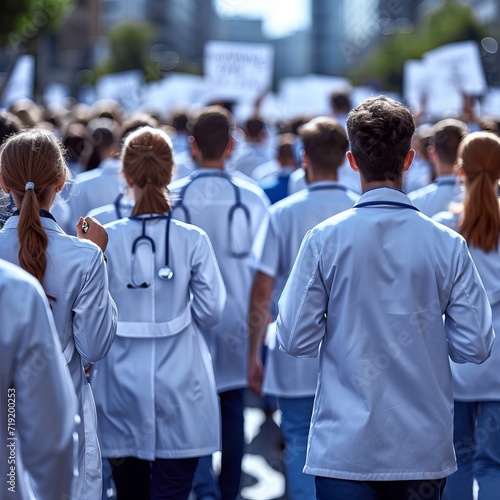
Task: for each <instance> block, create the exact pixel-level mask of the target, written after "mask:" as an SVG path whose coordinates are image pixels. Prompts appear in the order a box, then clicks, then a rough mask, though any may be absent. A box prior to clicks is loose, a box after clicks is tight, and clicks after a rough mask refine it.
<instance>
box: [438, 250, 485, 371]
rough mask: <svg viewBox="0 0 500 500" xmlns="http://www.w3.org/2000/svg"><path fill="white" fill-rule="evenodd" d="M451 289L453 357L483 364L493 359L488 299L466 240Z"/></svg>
mask: <svg viewBox="0 0 500 500" xmlns="http://www.w3.org/2000/svg"><path fill="white" fill-rule="evenodd" d="M451 286H452V288H451V291H450V297H449V301H448V306H447V308H446V311H445V331H446V338H447V339H448V351H449V355H450V358H451V359H452V360H453V361H455V362H456V363H466V362H471V363H482V362H483V361H485V360H486V359H487V358H488V357H489V356H490V353H491V347H492V344H493V341H494V339H495V333H494V332H493V326H492V323H491V321H492V318H491V307H490V304H489V301H488V296H487V295H486V291H485V290H484V287H483V284H482V281H481V278H480V277H479V274H478V272H477V270H476V266H475V265H474V263H473V261H472V258H471V256H470V254H469V251H468V249H467V245H466V243H465V241H462V242H461V248H460V255H459V260H458V265H457V272H456V274H455V277H454V280H453V282H452V285H451Z"/></svg>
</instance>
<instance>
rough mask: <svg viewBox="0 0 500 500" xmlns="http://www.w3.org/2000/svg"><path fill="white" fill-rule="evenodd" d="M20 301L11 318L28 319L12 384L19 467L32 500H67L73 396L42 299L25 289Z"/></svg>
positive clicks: (72, 455)
mask: <svg viewBox="0 0 500 500" xmlns="http://www.w3.org/2000/svg"><path fill="white" fill-rule="evenodd" d="M21 296H22V301H20V300H18V301H17V302H16V303H14V304H12V308H11V309H10V310H9V313H10V314H15V317H16V318H26V321H25V323H24V324H21V326H20V328H19V330H18V335H17V336H18V338H22V339H23V340H22V341H21V343H20V346H19V348H18V349H17V353H18V358H17V360H16V361H17V362H16V365H17V368H16V370H15V378H14V387H15V391H16V392H15V397H16V413H17V415H16V425H17V431H18V436H19V440H20V442H21V444H22V447H21V448H20V450H21V453H22V461H23V464H24V466H25V467H26V469H27V471H28V472H29V474H30V476H31V479H32V483H33V488H34V490H35V494H36V498H38V499H40V500H53V499H56V498H70V495H71V485H72V481H73V470H74V467H76V464H74V462H73V459H74V458H75V457H76V444H75V442H74V437H73V436H74V435H75V436H76V433H75V432H74V431H75V418H76V415H77V404H76V396H75V391H74V388H73V384H72V381H71V377H70V375H69V372H68V369H67V368H66V367H65V366H64V361H63V358H62V354H61V344H60V343H59V338H58V336H57V333H56V328H55V325H54V322H53V319H52V314H51V312H50V310H49V308H48V305H47V304H46V300H45V298H44V297H43V296H41V292H40V293H39V294H37V293H36V292H33V290H29V289H27V290H25V291H24V292H22V295H21ZM16 309H18V311H16Z"/></svg>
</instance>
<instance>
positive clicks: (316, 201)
mask: <svg viewBox="0 0 500 500" xmlns="http://www.w3.org/2000/svg"><path fill="white" fill-rule="evenodd" d="M358 198H359V195H358V194H356V193H354V192H353V191H351V190H349V189H347V188H345V187H344V186H343V185H341V184H339V183H338V182H333V181H321V182H314V183H312V184H310V185H309V186H308V188H307V189H303V190H302V191H299V192H298V193H295V194H293V195H291V196H288V197H287V198H285V199H283V200H281V201H280V202H278V203H276V204H274V205H272V206H271V207H270V208H269V224H263V226H262V227H261V229H260V230H259V237H258V238H257V240H256V245H257V246H260V245H261V243H260V241H258V240H260V238H263V239H264V241H265V242H264V244H263V251H262V257H261V260H260V262H259V263H258V265H257V269H258V270H259V271H261V272H262V273H264V274H267V275H268V276H271V277H272V278H274V279H275V286H274V293H273V296H274V300H273V302H274V303H277V300H278V299H279V297H280V295H281V292H282V291H283V288H284V286H285V282H286V280H287V278H288V275H289V274H290V271H291V270H292V266H293V263H294V262H295V257H296V256H297V253H298V252H299V248H300V244H301V243H302V239H303V238H304V235H305V234H306V232H307V231H308V230H310V229H312V228H313V227H314V226H316V225H317V224H319V223H320V222H322V221H323V220H325V219H326V218H327V217H330V216H332V215H335V214H337V213H339V212H342V211H343V210H347V209H348V208H351V207H352V206H353V205H354V203H355V202H356V200H357V199H358ZM275 312H276V311H275ZM272 325H273V326H274V328H271V329H269V330H268V334H267V338H266V344H267V346H268V349H269V350H268V353H267V356H266V366H265V370H264V383H263V391H264V393H265V394H270V395H273V396H279V397H285V398H298V397H312V396H314V393H315V392H316V383H317V380H318V370H319V360H318V358H309V359H304V358H302V359H298V358H294V357H292V356H288V355H287V354H285V353H284V352H283V351H282V350H280V349H278V346H277V344H276V329H275V324H274V323H273V324H272Z"/></svg>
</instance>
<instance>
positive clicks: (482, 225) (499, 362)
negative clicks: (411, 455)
mask: <svg viewBox="0 0 500 500" xmlns="http://www.w3.org/2000/svg"><path fill="white" fill-rule="evenodd" d="M458 163H459V166H460V169H459V175H460V176H461V177H463V179H464V181H465V199H464V203H463V205H458V206H456V207H452V211H448V212H440V213H439V214H437V215H435V216H434V217H433V218H434V219H435V220H437V221H439V222H441V223H443V224H445V225H447V226H449V227H451V228H453V229H455V230H456V231H458V232H460V233H461V234H462V235H463V236H464V237H465V239H466V240H467V243H468V245H469V250H470V254H471V256H472V259H473V260H474V263H475V265H476V267H477V270H478V271H479V275H480V276H481V279H482V281H483V284H484V287H485V289H486V291H487V293H488V298H489V300H490V304H491V309H492V313H493V327H494V329H495V331H496V332H497V334H498V332H500V207H499V200H498V196H497V190H498V179H500V139H499V138H498V137H496V136H495V135H494V134H492V133H489V132H473V133H472V134H469V135H468V136H467V137H466V138H465V139H463V141H462V142H461V143H460V147H459V150H458ZM499 366H500V344H499V342H498V339H497V341H496V342H495V344H493V349H492V351H491V357H490V358H489V359H487V360H486V361H485V362H484V363H482V364H481V365H471V364H470V363H466V364H456V363H451V370H452V374H453V397H454V400H455V413H454V433H453V434H454V436H453V437H454V444H455V453H456V456H457V464H458V471H457V472H455V473H454V474H452V475H451V476H450V477H449V478H448V481H447V484H446V488H445V490H444V498H446V499H449V500H472V498H473V492H472V485H473V481H474V479H476V480H477V482H478V484H479V499H480V500H493V499H496V498H498V495H499V493H498V492H499V491H500V376H499Z"/></svg>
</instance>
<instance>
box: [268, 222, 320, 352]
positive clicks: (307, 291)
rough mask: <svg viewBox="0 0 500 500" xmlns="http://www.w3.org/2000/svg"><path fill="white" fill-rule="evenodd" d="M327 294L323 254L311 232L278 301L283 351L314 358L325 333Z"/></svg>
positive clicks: (278, 333)
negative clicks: (323, 273)
mask: <svg viewBox="0 0 500 500" xmlns="http://www.w3.org/2000/svg"><path fill="white" fill-rule="evenodd" d="M327 308H328V293H327V291H326V289H325V287H324V285H323V281H322V277H321V270H320V253H319V251H318V249H317V246H316V242H315V239H314V233H313V232H312V231H309V232H308V233H307V234H306V236H305V237H304V240H303V241H302V245H301V247H300V250H299V253H298V255H297V259H296V260H295V264H294V265H293V268H292V272H291V274H290V277H289V278H288V281H287V283H286V286H285V289H284V290H283V293H282V294H281V298H280V300H279V315H278V321H277V336H278V342H279V345H280V348H281V349H282V350H283V351H284V352H286V353H287V354H290V355H292V356H296V357H304V358H314V357H316V356H317V355H318V351H319V345H320V343H321V340H322V339H323V337H324V335H325V333H326V312H327Z"/></svg>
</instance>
